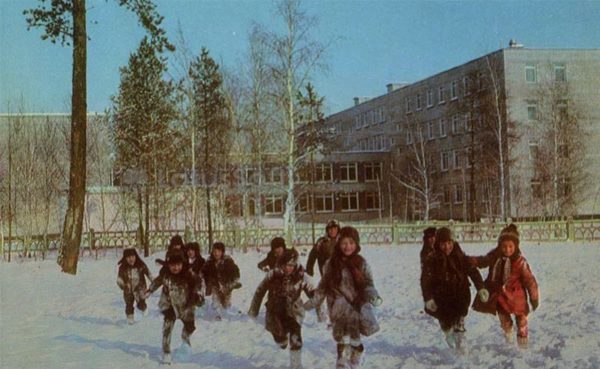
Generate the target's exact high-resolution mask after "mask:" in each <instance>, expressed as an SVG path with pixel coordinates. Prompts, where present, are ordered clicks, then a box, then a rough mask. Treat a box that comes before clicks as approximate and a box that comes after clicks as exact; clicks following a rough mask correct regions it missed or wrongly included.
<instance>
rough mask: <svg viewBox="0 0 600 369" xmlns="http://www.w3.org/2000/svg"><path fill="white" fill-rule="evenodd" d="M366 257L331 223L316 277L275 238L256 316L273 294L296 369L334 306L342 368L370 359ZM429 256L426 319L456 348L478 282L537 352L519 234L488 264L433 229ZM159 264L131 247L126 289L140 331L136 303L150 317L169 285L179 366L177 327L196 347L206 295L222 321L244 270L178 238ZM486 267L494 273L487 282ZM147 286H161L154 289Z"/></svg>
mask: <svg viewBox="0 0 600 369" xmlns="http://www.w3.org/2000/svg"><path fill="white" fill-rule="evenodd" d="M360 250H361V247H360V236H359V233H358V231H357V230H356V229H355V228H353V227H349V226H346V227H343V228H342V227H340V225H339V224H338V223H337V222H336V221H334V220H332V221H330V222H328V223H327V226H326V233H325V235H324V236H323V237H321V238H320V239H319V240H318V241H317V243H316V244H315V245H314V247H313V249H312V250H311V252H310V254H309V258H308V263H307V270H306V271H305V270H304V268H303V266H302V265H301V264H300V262H299V254H298V252H297V251H296V250H295V249H294V248H290V249H288V248H287V247H286V244H285V240H284V239H283V238H281V237H275V238H273V240H272V241H271V251H270V252H269V253H268V254H267V257H266V258H265V259H264V260H262V261H261V262H259V263H258V268H259V269H260V270H262V271H264V272H266V274H265V276H264V278H263V280H262V281H261V282H260V284H259V285H258V287H257V289H256V292H255V293H254V296H253V299H252V303H251V306H250V309H249V311H248V315H249V316H250V317H256V316H258V313H259V310H260V306H261V304H262V301H263V299H264V298H265V295H267V302H266V304H265V306H266V316H265V325H266V329H267V330H268V331H269V332H270V333H271V334H272V336H273V340H274V341H275V343H276V344H277V345H278V346H279V347H281V348H282V349H287V348H288V347H289V352H290V367H291V368H294V369H297V368H301V367H302V355H301V349H302V321H303V318H304V315H305V311H306V310H310V309H313V308H316V309H317V316H318V317H319V320H320V321H321V320H324V319H325V317H324V316H323V315H324V314H322V311H321V308H320V307H321V305H322V304H323V302H325V301H326V305H327V310H328V313H329V320H330V326H331V329H332V335H333V338H334V340H335V343H336V346H337V359H336V368H338V369H343V368H351V369H355V368H359V367H360V365H361V361H362V358H363V356H364V346H363V344H362V341H361V336H370V335H372V334H373V333H375V332H377V331H378V330H379V325H378V323H377V319H376V317H375V314H374V312H373V307H376V306H379V305H380V304H381V303H382V298H381V297H380V296H379V293H378V292H377V290H376V288H375V286H374V282H373V276H372V273H371V268H370V266H369V264H368V263H367V261H366V260H365V259H364V258H363V257H362V256H361V255H360ZM420 258H421V288H422V292H423V299H424V302H425V311H426V312H427V313H428V314H430V315H432V316H434V317H435V318H436V319H437V320H438V321H439V323H440V326H441V329H442V331H443V332H444V334H445V337H446V342H447V343H448V345H449V346H450V347H451V348H454V349H457V350H458V351H464V348H465V346H464V332H465V328H464V319H465V317H466V316H467V313H468V310H469V305H470V304H471V294H470V287H469V286H470V284H469V280H468V279H469V278H470V279H471V281H473V283H474V284H475V287H476V289H477V295H476V298H475V301H474V303H473V308H474V309H475V310H477V311H481V312H488V313H492V314H498V316H499V318H500V322H501V325H502V328H503V330H504V332H505V336H506V340H507V341H508V342H511V341H512V326H513V321H512V318H511V314H514V315H515V316H516V324H517V339H518V343H519V345H520V346H522V347H526V346H527V336H528V331H527V314H528V313H529V305H528V304H527V295H528V296H529V301H530V303H531V306H532V309H533V310H535V309H536V308H537V307H538V305H539V292H538V287H537V282H536V280H535V277H534V276H533V273H532V272H531V269H530V267H529V264H528V263H527V261H526V260H525V258H524V257H523V255H522V254H521V252H520V250H519V235H518V231H517V228H516V226H514V225H513V224H511V225H509V226H508V227H506V228H505V229H504V230H503V231H502V233H501V234H500V237H499V239H498V245H497V247H496V248H495V249H493V250H492V251H490V252H489V253H488V254H487V255H485V256H480V257H470V256H467V255H466V254H465V253H464V252H463V251H462V249H461V248H460V245H459V244H458V243H457V242H456V241H455V240H454V237H453V235H452V232H451V231H450V229H448V228H445V227H442V228H439V229H437V230H436V229H435V228H427V229H426V230H425V231H424V236H423V249H422V250H421V254H420ZM315 262H318V267H319V271H320V273H321V279H320V281H319V283H318V285H317V286H316V287H315V286H314V285H313V284H312V283H311V278H310V277H309V276H313V274H314V272H313V269H314V264H315ZM157 263H159V264H161V265H163V267H162V268H161V270H160V272H159V275H158V276H157V277H156V278H153V276H152V274H151V273H150V271H149V270H148V267H147V266H146V265H145V264H144V262H143V261H142V260H141V259H140V257H139V256H138V255H137V253H136V251H135V249H126V250H124V253H123V258H122V259H121V260H120V261H119V273H118V280H117V283H118V285H119V287H121V289H122V290H123V294H124V300H125V305H126V308H125V312H126V314H127V318H128V321H129V322H130V323H133V310H134V309H133V304H134V302H137V307H138V308H139V309H140V310H141V311H142V312H145V311H146V303H145V299H147V298H148V297H149V296H150V294H151V293H152V292H154V291H155V290H157V289H158V288H159V287H160V286H162V287H163V288H162V293H161V297H160V300H159V304H158V306H159V309H160V310H161V312H162V314H163V315H164V323H163V360H164V362H165V363H169V362H170V360H171V358H170V341H171V332H172V329H173V325H174V323H175V320H176V319H180V320H181V321H182V322H183V331H182V340H183V343H184V344H185V345H188V346H189V345H190V340H189V338H190V335H191V334H192V332H194V330H195V325H194V314H195V308H196V307H197V306H201V305H202V304H203V303H204V297H203V296H211V295H212V296H213V307H214V308H215V310H216V311H217V314H216V317H215V318H216V319H217V320H220V319H221V315H222V309H227V308H228V307H229V306H230V305H231V294H232V291H233V290H234V289H237V288H241V283H240V282H239V278H240V272H239V268H238V267H237V265H236V264H235V262H234V261H233V259H232V258H231V257H230V256H229V255H226V254H225V245H224V244H223V243H221V242H216V243H215V244H213V245H212V248H211V253H210V256H209V258H208V260H206V261H205V260H204V259H203V258H202V256H201V255H200V247H199V245H198V244H197V243H189V244H186V245H184V244H183V241H182V239H181V237H180V236H175V237H173V238H172V239H171V242H170V245H169V248H168V251H167V253H166V257H165V260H164V261H163V260H160V259H159V260H157ZM478 267H479V268H483V267H489V268H490V272H489V275H488V277H487V279H486V280H485V281H483V279H482V277H481V274H480V273H479V271H478V270H477V268H478ZM145 278H148V279H149V280H150V281H151V283H150V285H149V286H148V288H146V281H145ZM203 283H204V286H203ZM203 288H204V294H203ZM302 292H304V294H305V295H306V297H308V300H307V301H306V302H303V300H302V298H301V294H302Z"/></svg>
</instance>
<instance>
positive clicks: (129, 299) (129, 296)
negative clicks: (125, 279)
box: [123, 292, 134, 317]
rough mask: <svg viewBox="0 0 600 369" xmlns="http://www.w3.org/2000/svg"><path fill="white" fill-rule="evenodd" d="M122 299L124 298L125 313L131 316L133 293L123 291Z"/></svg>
mask: <svg viewBox="0 0 600 369" xmlns="http://www.w3.org/2000/svg"><path fill="white" fill-rule="evenodd" d="M123 299H124V300H125V314H126V315H127V316H128V317H129V316H130V315H131V316H133V301H134V296H133V293H128V292H124V293H123Z"/></svg>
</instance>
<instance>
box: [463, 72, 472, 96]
mask: <svg viewBox="0 0 600 369" xmlns="http://www.w3.org/2000/svg"><path fill="white" fill-rule="evenodd" d="M470 93H471V91H470V90H469V77H463V95H464V96H467V95H469V94H470Z"/></svg>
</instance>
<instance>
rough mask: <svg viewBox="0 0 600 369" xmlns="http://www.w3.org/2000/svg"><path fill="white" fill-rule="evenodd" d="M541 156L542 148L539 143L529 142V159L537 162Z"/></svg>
mask: <svg viewBox="0 0 600 369" xmlns="http://www.w3.org/2000/svg"><path fill="white" fill-rule="evenodd" d="M539 154H540V147H539V144H538V142H537V141H529V159H531V160H534V161H537V160H538V158H539Z"/></svg>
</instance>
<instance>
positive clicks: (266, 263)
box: [257, 250, 279, 271]
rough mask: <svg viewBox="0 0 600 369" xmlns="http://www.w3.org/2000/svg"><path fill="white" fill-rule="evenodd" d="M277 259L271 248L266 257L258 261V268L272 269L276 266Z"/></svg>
mask: <svg viewBox="0 0 600 369" xmlns="http://www.w3.org/2000/svg"><path fill="white" fill-rule="evenodd" d="M278 260H279V259H278V258H277V257H276V256H275V253H274V252H273V251H272V250H271V251H269V253H268V254H267V257H266V258H264V259H263V260H262V261H260V262H259V263H258V265H257V266H258V269H260V270H263V271H268V270H273V269H275V268H276V267H277V261H278Z"/></svg>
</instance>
